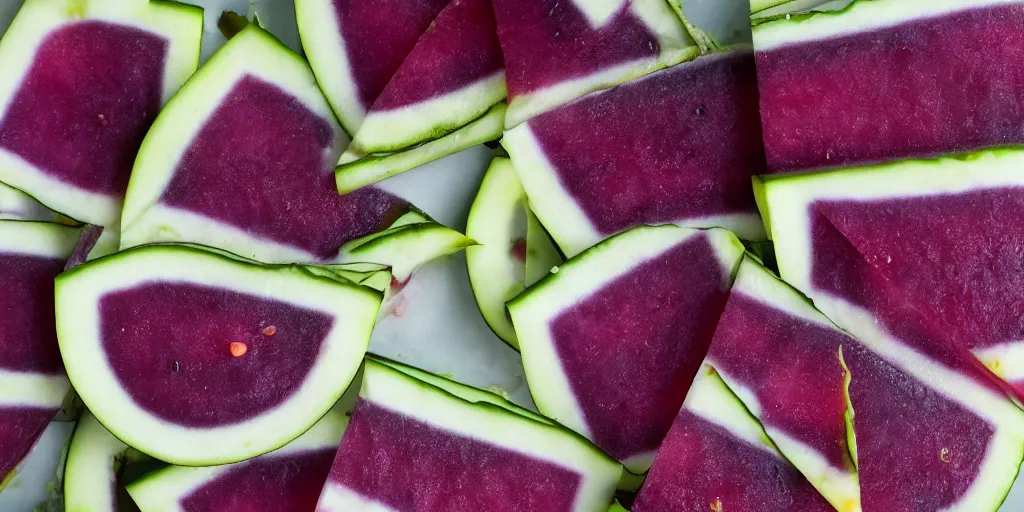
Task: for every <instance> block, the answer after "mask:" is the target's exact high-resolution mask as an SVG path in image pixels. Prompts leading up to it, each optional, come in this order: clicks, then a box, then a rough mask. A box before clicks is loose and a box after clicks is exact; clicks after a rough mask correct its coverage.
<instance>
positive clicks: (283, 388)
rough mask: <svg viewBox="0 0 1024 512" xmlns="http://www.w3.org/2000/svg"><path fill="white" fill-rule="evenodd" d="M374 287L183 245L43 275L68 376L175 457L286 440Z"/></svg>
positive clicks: (348, 365) (343, 349)
mask: <svg viewBox="0 0 1024 512" xmlns="http://www.w3.org/2000/svg"><path fill="white" fill-rule="evenodd" d="M380 298H381V297H380V294H379V293H378V292H376V291H375V290H371V289H369V288H366V287H362V286H358V285H353V284H351V283H348V282H347V281H343V280H341V279H327V278H323V277H319V276H316V275H315V274H313V273H311V272H309V271H308V270H306V269H305V268H304V267H298V266H286V265H283V266H259V265H253V264H250V263H246V262H244V261H241V260H239V259H237V258H231V257H226V256H223V255H221V254H219V253H214V252H208V251H203V250H200V249H197V248H195V247H189V246H173V245H155V246H147V247H140V248H136V249H131V250H129V251H125V252H121V253H118V254H116V255H112V256H109V257H106V258H101V259H99V260H96V261H93V262H89V263H86V264H84V265H81V266H78V267H75V268H74V269H72V270H71V271H69V272H67V273H64V274H62V275H61V276H60V277H59V278H58V280H57V301H56V316H57V332H58V337H59V340H60V348H61V354H62V355H63V356H64V359H65V362H66V365H67V369H68V376H69V377H70V378H71V381H72V383H74V384H75V389H76V390H77V391H78V393H79V394H80V395H81V397H82V400H83V401H84V402H85V404H86V405H87V406H88V407H89V409H90V410H91V411H92V412H93V414H95V415H96V418H97V419H99V420H100V422H101V423H103V424H104V425H105V426H106V427H107V428H108V429H109V430H110V432H111V433H112V434H114V435H115V436H116V437H117V438H119V439H121V440H123V441H124V442H125V443H127V444H129V445H131V446H133V447H135V448H137V449H138V450H140V451H142V452H144V453H146V454H148V455H152V456H153V457H156V458H158V459H160V460H163V461H166V462H170V463H173V464H179V465H213V464H224V463H230V462H237V461H240V460H243V459H247V458H249V457H253V456H255V455H259V454H262V453H265V452H268V451H270V450H273V449H276V448H279V447H281V446H283V445H284V444H286V443H287V442H289V441H291V440H292V439H294V438H296V437H298V435H299V434H301V433H302V432H303V431H305V430H306V429H308V428H309V427H310V426H311V425H312V424H313V423H315V422H316V420H317V419H318V418H319V417H320V416H322V415H323V414H324V413H325V412H326V411H327V410H328V409H330V407H331V405H332V404H334V402H336V401H337V400H338V397H339V396H341V394H342V392H343V391H344V390H345V387H346V386H348V384H349V382H350V381H351V379H352V377H353V375H355V372H356V370H357V369H358V367H359V361H360V359H361V358H362V356H363V353H364V352H365V350H366V346H367V343H368V342H369V337H370V331H371V330H372V328H373V322H374V318H375V317H376V314H377V309H378V307H379V305H380Z"/></svg>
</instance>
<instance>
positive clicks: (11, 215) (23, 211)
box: [0, 183, 57, 222]
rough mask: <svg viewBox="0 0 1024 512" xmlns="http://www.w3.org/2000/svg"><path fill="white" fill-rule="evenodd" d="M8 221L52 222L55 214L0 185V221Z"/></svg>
mask: <svg viewBox="0 0 1024 512" xmlns="http://www.w3.org/2000/svg"><path fill="white" fill-rule="evenodd" d="M9 219H10V220H37V221H43V222H53V221H55V220H57V214H56V213H54V212H53V210H50V209H49V208H47V207H46V206H43V203H40V202H39V201H36V200H35V199H33V198H32V196H30V195H28V194H26V193H24V192H22V191H20V190H18V189H16V188H14V187H11V186H8V185H5V184H3V183H0V220H9Z"/></svg>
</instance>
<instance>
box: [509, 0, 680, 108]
mask: <svg viewBox="0 0 1024 512" xmlns="http://www.w3.org/2000/svg"><path fill="white" fill-rule="evenodd" d="M493 4H494V14H495V17H496V18H497V20H498V38H499V39H500V40H501V49H502V51H503V52H504V55H505V63H506V66H507V67H508V77H507V80H508V92H509V101H510V103H509V111H508V114H507V116H506V121H505V125H506V126H508V127H513V126H516V125H518V124H519V123H521V122H523V121H525V120H527V119H529V118H531V117H533V116H535V115H537V114H540V113H542V112H545V111H548V110H550V109H552V108H554V107H557V106H558V105H561V104H564V103H567V102H569V101H572V100H573V99H575V98H579V97H580V96H583V95H584V94H587V93H589V92H593V91H596V90H599V89H604V88H606V87H611V86H613V85H615V84H619V83H622V82H625V81H627V80H630V79H632V78H636V77H639V76H643V75H645V74H647V73H650V72H651V71H654V70H657V69H661V68H663V67H667V66H671V65H673V64H676V63H679V62H682V61H684V60H688V59H692V58H694V57H696V56H697V55H698V53H699V49H698V48H697V46H696V45H695V44H694V41H693V39H692V38H690V36H689V35H688V34H687V32H686V29H685V27H684V26H683V24H682V23H681V21H680V19H679V18H678V17H677V16H676V15H675V13H673V12H672V9H671V8H669V5H668V3H667V2H665V0H630V1H626V0H608V1H592V0H563V1H559V2H538V1H535V0H494V1H493Z"/></svg>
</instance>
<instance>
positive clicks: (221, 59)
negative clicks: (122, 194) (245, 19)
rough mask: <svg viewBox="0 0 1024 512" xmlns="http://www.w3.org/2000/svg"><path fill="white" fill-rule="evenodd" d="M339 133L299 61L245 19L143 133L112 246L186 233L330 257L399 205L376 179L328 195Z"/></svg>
mask: <svg viewBox="0 0 1024 512" xmlns="http://www.w3.org/2000/svg"><path fill="white" fill-rule="evenodd" d="M346 139H347V136H346V135H345V133H344V132H343V131H342V129H341V127H340V126H339V125H338V123H337V121H336V120H335V118H334V114H333V113H332V112H331V109H330V107H329V106H328V104H327V101H326V100H325V99H324V98H323V95H322V94H321V92H320V89H319V88H318V87H317V84H316V81H315V79H314V77H313V73H312V71H310V69H309V66H308V65H307V64H306V62H305V61H304V60H302V59H301V58H300V57H299V56H298V55H296V54H294V53H292V52H291V51H290V50H288V49H287V48H285V47H284V46H283V45H281V43H280V42H278V41H277V40H276V39H274V38H273V37H272V36H271V35H269V34H267V33H266V32H264V31H263V30H262V29H260V28H259V27H257V26H256V25H255V24H250V25H248V26H246V27H245V28H244V29H242V31H241V32H239V33H238V34H237V35H235V36H234V37H233V38H231V40H229V41H228V43H227V44H226V45H225V46H224V47H223V48H221V49H220V50H219V51H218V52H217V53H216V54H215V55H214V56H213V58H212V59H210V61H209V62H207V63H206V65H205V66H203V68H202V69H200V70H199V72H197V73H196V75H195V77H194V78H193V79H192V80H191V81H189V83H188V84H187V85H185V87H183V88H182V90H181V92H180V93H179V94H178V95H177V96H175V97H174V99H173V100H172V101H171V102H170V103H169V104H168V106H167V108H166V109H164V110H163V111H162V112H161V113H160V116H159V117H158V118H157V120H156V122H155V123H154V124H153V129H152V130H150V132H149V134H148V135H147V136H146V139H145V141H144V142H143V144H142V148H141V149H140V151H139V158H138V160H137V161H136V163H135V169H134V170H133V172H132V180H131V183H130V184H129V187H128V195H127V198H126V199H125V209H124V213H123V214H122V232H121V237H122V247H132V246H136V245H140V244H144V243H149V242H161V241H162V242H195V243H201V244H204V245H209V246H213V247H219V248H222V249H226V250H229V251H231V252H234V253H236V254H238V255H241V256H245V257H249V258H254V259H257V260H260V261H266V262H275V263H276V262H296V261H302V262H310V261H314V262H315V261H327V260H330V259H331V258H333V257H334V255H335V254H336V253H337V251H338V247H340V246H341V245H342V244H343V243H345V242H347V241H349V240H352V239H354V238H358V237H360V236H363V235H366V234H367V233H371V232H374V231H378V230H381V229H383V228H385V227H387V225H388V224H389V223H390V222H391V221H393V220H394V219H395V218H396V217H398V215H400V213H401V211H403V210H404V209H405V208H406V207H407V204H406V203H405V202H404V201H402V200H400V199H398V198H397V197H395V196H393V195H391V194H388V193H386V192H384V191H382V190H378V189H374V188H369V189H366V190H361V191H359V192H358V193H355V194H351V195H349V196H346V197H344V198H342V197H339V196H338V194H337V191H336V190H335V187H334V179H333V175H332V173H331V170H332V168H333V166H334V164H335V162H336V161H337V159H338V155H339V154H340V153H341V150H342V149H343V148H344V144H345V142H346Z"/></svg>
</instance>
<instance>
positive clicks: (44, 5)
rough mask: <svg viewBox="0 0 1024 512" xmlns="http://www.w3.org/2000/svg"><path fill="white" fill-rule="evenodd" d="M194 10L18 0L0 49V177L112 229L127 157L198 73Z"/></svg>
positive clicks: (132, 1) (132, 0) (199, 17)
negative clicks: (18, 6)
mask: <svg viewBox="0 0 1024 512" xmlns="http://www.w3.org/2000/svg"><path fill="white" fill-rule="evenodd" d="M202 31H203V12H202V10H201V9H199V8H196V7H192V6H186V5H184V4H178V3H173V2H162V1H153V2H149V1H147V0H26V2H25V4H24V5H23V6H22V8H21V10H20V11H19V12H18V16H17V17H16V18H15V20H14V22H13V23H12V24H11V26H10V28H9V29H8V30H7V33H6V34H5V35H4V37H3V40H2V41H0V69H3V70H4V72H3V76H2V77H0V180H2V181H4V182H6V183H7V184H9V185H12V186H15V187H17V188H19V189H21V190H23V191H25V192H27V193H28V194H31V195H32V196H33V197H35V198H36V199H38V200H39V201H40V202H42V203H43V204H45V205H46V206H48V207H49V208H51V209H53V210H56V211H58V212H61V213H63V214H65V215H68V216H70V217H73V218H75V219H78V220H80V221H83V222H89V223H92V224H98V225H102V226H106V227H112V228H114V229H117V223H118V219H119V215H120V211H121V203H122V201H123V197H124V192H125V187H126V186H127V184H128V176H129V174H130V173H131V170H132V162H134V161H135V155H136V152H137V151H138V149H139V144H140V143H141V142H142V138H143V136H145V134H146V130H148V129H149V126H150V124H151V123H152V122H153V119H154V118H156V115H157V112H159V111H160V108H161V107H162V106H163V105H164V103H166V102H167V100H168V99H170V97H171V95H173V94H174V93H175V91H177V90H178V88H179V87H181V85H182V84H183V83H184V82H185V80H187V79H188V78H189V76H191V75H192V73H193V72H195V70H196V67H197V66H198V65H199V42H200V38H201V36H202Z"/></svg>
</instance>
